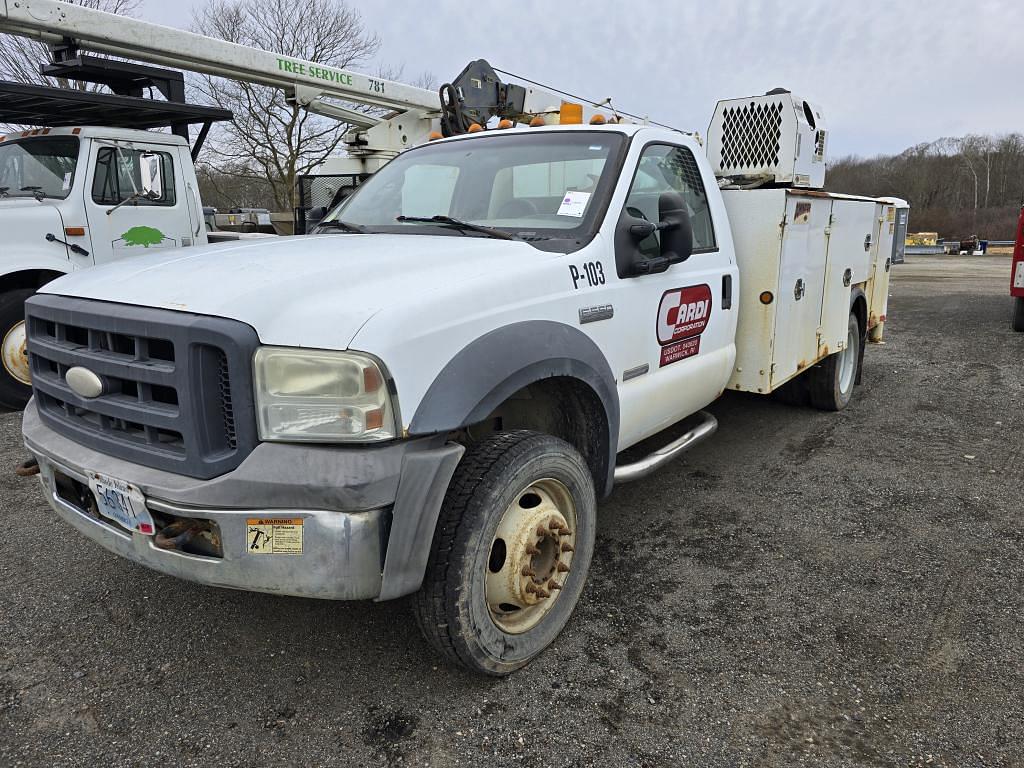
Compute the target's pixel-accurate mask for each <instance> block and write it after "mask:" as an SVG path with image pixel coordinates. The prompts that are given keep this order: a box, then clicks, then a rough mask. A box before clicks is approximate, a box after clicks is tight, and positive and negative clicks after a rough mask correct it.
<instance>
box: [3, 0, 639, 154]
mask: <svg viewBox="0 0 1024 768" xmlns="http://www.w3.org/2000/svg"><path fill="white" fill-rule="evenodd" d="M0 33H7V34H13V35H20V36H23V37H28V38H32V39H35V40H39V41H41V42H43V43H46V44H48V45H50V46H59V47H62V48H63V49H64V50H67V51H71V52H72V53H73V52H75V51H77V50H78V49H82V50H88V51H93V52H96V53H104V54H110V55H114V56H120V57H124V58H128V59H135V60H139V61H144V62H148V63H150V64H157V65H161V66H169V67H175V68H177V69H184V70H188V71H192V72H199V73H202V74H206V75H213V76H216V77H224V78H227V79H230V80H236V81H239V82H246V83H254V84H258V85H265V86H269V87H272V88H280V89H281V90H283V91H284V92H285V94H286V98H287V100H288V102H289V103H290V104H296V105H299V106H301V107H302V108H303V109H306V110H308V111H310V112H313V113H315V114H318V115H323V116H325V117H329V118H333V119H336V120H339V121H342V122H345V123H347V124H349V125H351V126H353V130H351V131H350V132H349V133H348V134H346V136H345V138H344V143H345V151H346V155H347V156H346V157H344V158H338V161H337V162H334V163H332V167H331V172H332V173H339V174H342V173H344V174H370V173H374V172H375V171H377V170H378V169H379V168H380V167H381V166H382V165H384V164H385V163H387V162H388V161H389V160H391V159H392V158H393V157H394V156H395V155H397V154H398V153H399V152H401V151H402V150H404V149H407V148H409V147H412V146H414V145H416V144H419V143H422V142H424V141H426V140H428V139H429V137H430V135H431V134H432V133H434V132H436V131H439V130H440V132H442V133H443V134H444V135H446V136H449V135H453V134H454V133H463V132H465V131H466V130H468V129H469V127H470V126H471V125H472V124H473V123H478V124H480V125H483V126H486V124H487V121H488V120H489V119H491V118H499V119H511V120H513V121H514V122H529V120H530V119H531V118H533V117H535V116H537V115H551V114H556V113H557V112H558V110H559V108H560V106H561V102H562V97H561V95H560V94H557V93H552V92H549V91H547V90H545V89H542V88H535V87H531V86H523V85H516V84H508V83H504V82H502V81H501V79H500V77H499V76H498V74H497V73H496V72H495V70H494V69H493V68H491V66H490V65H489V64H488V63H487V62H486V61H483V60H477V61H474V62H472V63H471V64H470V65H469V66H467V67H466V69H465V70H463V72H462V73H461V74H460V75H459V77H458V78H457V79H456V80H455V81H454V82H453V83H448V84H445V85H444V86H443V87H442V88H441V93H440V97H439V94H438V93H437V92H434V91H431V90H427V89H424V88H417V87H415V86H411V85H407V84H404V83H399V82H395V81H392V80H386V79H384V78H380V77H373V76H370V75H367V74H364V73H362V72H356V71H353V70H348V69H341V68H338V67H331V66H326V65H324V64H320V63H318V62H315V61H307V60H303V59H298V58H294V57H291V56H286V55H283V54H280V53H274V52H271V51H265V50H262V49H259V48H251V47H247V46H244V45H239V44H237V43H231V42H228V41H225V40H220V39H216V38H211V37H206V36H204V35H200V34H196V33H194V32H188V31H185V30H180V29H175V28H173V27H166V26H162V25H159V24H154V23H152V22H148V21H142V20H140V19H133V18H127V17H124V16H117V15H115V14H110V13H106V12H103V11H98V10H94V9H92V8H86V7H83V6H80V5H74V4H71V3H66V2H61V1H60V0H20V2H17V3H14V2H8V3H6V4H5V5H0ZM606 103H607V102H604V103H596V102H594V103H588V104H586V105H585V106H586V111H587V112H590V113H591V114H594V113H598V112H603V113H604V114H606V115H607V116H610V117H611V118H612V119H618V118H619V115H618V114H617V113H616V112H615V111H614V110H612V109H610V108H607V107H605V106H603V104H606ZM357 106H362V107H370V108H372V109H374V110H375V111H383V112H384V113H385V114H383V115H381V114H370V113H368V112H365V111H361V110H360V109H357V108H354V107H357Z"/></svg>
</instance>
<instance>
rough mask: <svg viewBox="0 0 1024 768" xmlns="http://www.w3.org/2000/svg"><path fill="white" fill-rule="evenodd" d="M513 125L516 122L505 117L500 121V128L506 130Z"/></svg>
mask: <svg viewBox="0 0 1024 768" xmlns="http://www.w3.org/2000/svg"><path fill="white" fill-rule="evenodd" d="M513 125H514V123H513V122H512V121H511V120H509V119H508V118H505V119H504V120H502V121H501V122H499V123H498V128H499V129H501V130H503V131H504V130H507V129H509V128H511V127H512V126H513Z"/></svg>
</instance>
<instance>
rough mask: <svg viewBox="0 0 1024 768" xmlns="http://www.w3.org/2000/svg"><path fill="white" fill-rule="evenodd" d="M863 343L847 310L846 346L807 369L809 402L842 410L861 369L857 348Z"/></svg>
mask: <svg viewBox="0 0 1024 768" xmlns="http://www.w3.org/2000/svg"><path fill="white" fill-rule="evenodd" d="M863 343H864V338H863V336H861V332H860V323H859V322H858V321H857V316H856V315H855V314H853V313H852V312H851V313H850V320H849V323H848V324H847V334H846V348H845V349H843V350H842V351H841V352H836V353H835V354H833V355H829V356H828V357H827V358H825V360H824V361H822V362H821V363H819V364H818V365H817V366H815V367H814V368H813V369H811V371H810V376H809V381H808V394H809V395H810V399H811V405H813V406H814V407H815V408H820V409H821V410H823V411H841V410H843V408H845V407H846V406H848V405H849V404H850V400H852V399H853V387H854V384H856V382H857V374H858V373H859V368H860V348H861V345H862V344H863Z"/></svg>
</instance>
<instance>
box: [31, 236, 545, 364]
mask: <svg viewBox="0 0 1024 768" xmlns="http://www.w3.org/2000/svg"><path fill="white" fill-rule="evenodd" d="M551 258H553V255H552V254H550V253H544V252H541V251H538V250H536V249H535V248H533V247H531V246H530V245H528V244H526V243H524V242H516V241H508V240H493V239H486V238H482V237H476V236H458V235H456V236H444V235H416V234H409V235H383V234H367V235H357V234H338V235H315V236H306V237H282V238H280V239H278V240H273V239H267V240H257V241H247V242H242V243H238V244H235V243H230V244H219V245H211V246H205V247H200V248H183V249H177V250H174V251H164V252H163V253H158V254H153V255H147V256H134V257H129V258H127V259H125V260H123V261H120V262H117V263H114V264H109V265H106V266H102V267H96V268H94V269H88V270H84V271H82V272H78V273H76V274H73V275H68V276H67V277H63V278H60V279H58V280H55V281H54V282H52V283H49V284H48V285H47V286H46V287H45V288H44V289H43V291H45V292H46V293H54V294H61V295H65V296H76V297H80V298H86V299H97V300H100V301H112V302H117V303H121V304H133V305H141V306H148V307H158V308H164V309H173V310H178V311H181V312H194V313H196V314H201V315H213V316H216V317H227V318H231V319H234V320H240V321H242V322H244V323H246V324H248V325H250V326H252V327H253V328H254V329H255V330H256V332H257V333H258V334H259V337H260V340H261V341H262V342H263V343H264V344H280V345H286V346H302V347H316V348H322V349H345V348H346V347H348V345H349V343H350V342H351V340H352V338H353V337H354V336H355V335H356V333H357V332H358V331H359V329H360V328H361V327H362V326H363V325H364V324H365V323H366V321H367V320H369V319H370V318H371V317H373V315H374V314H376V313H377V312H379V311H380V310H382V309H384V308H386V307H389V306H394V305H403V304H406V305H408V304H412V303H414V302H416V301H417V299H418V298H419V297H421V296H422V295H424V294H426V293H430V292H432V291H435V290H439V289H441V288H445V289H450V288H451V286H452V285H453V284H455V283H459V282H464V281H471V280H474V279H476V278H479V277H481V276H483V275H486V276H487V277H488V279H492V278H495V277H496V276H498V275H500V274H501V273H502V272H505V271H508V270H512V269H515V268H517V265H518V267H520V268H521V266H522V264H523V261H524V260H529V261H537V260H548V259H551ZM494 284H495V285H500V281H498V282H495V283H494Z"/></svg>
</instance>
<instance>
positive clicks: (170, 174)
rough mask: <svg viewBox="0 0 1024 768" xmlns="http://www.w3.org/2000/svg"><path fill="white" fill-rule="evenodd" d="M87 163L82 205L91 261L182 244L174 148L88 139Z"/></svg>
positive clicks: (184, 227)
mask: <svg viewBox="0 0 1024 768" xmlns="http://www.w3.org/2000/svg"><path fill="white" fill-rule="evenodd" d="M89 167H90V168H91V169H92V183H91V185H90V187H89V188H88V189H86V190H85V209H86V218H87V219H88V221H89V234H90V236H91V240H92V246H93V251H94V252H93V254H92V255H93V257H94V259H95V262H96V263H97V264H102V263H104V262H107V261H111V260H113V259H119V258H122V257H124V256H132V255H139V254H143V253H152V252H153V251H155V250H159V249H163V248H177V247H179V246H181V245H184V244H186V243H185V242H184V240H186V239H189V238H188V234H189V229H190V226H189V212H188V201H187V198H186V196H185V194H184V190H183V189H182V188H181V184H180V183H179V177H180V173H179V169H178V168H177V167H176V164H175V147H173V146H166V147H164V146H154V147H139V146H138V145H129V144H120V143H119V144H114V143H113V142H100V141H94V142H93V143H92V150H91V152H90V158H89ZM119 204H120V207H118V208H116V209H115V206H118V205H119ZM188 244H191V242H189V243H188Z"/></svg>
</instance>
